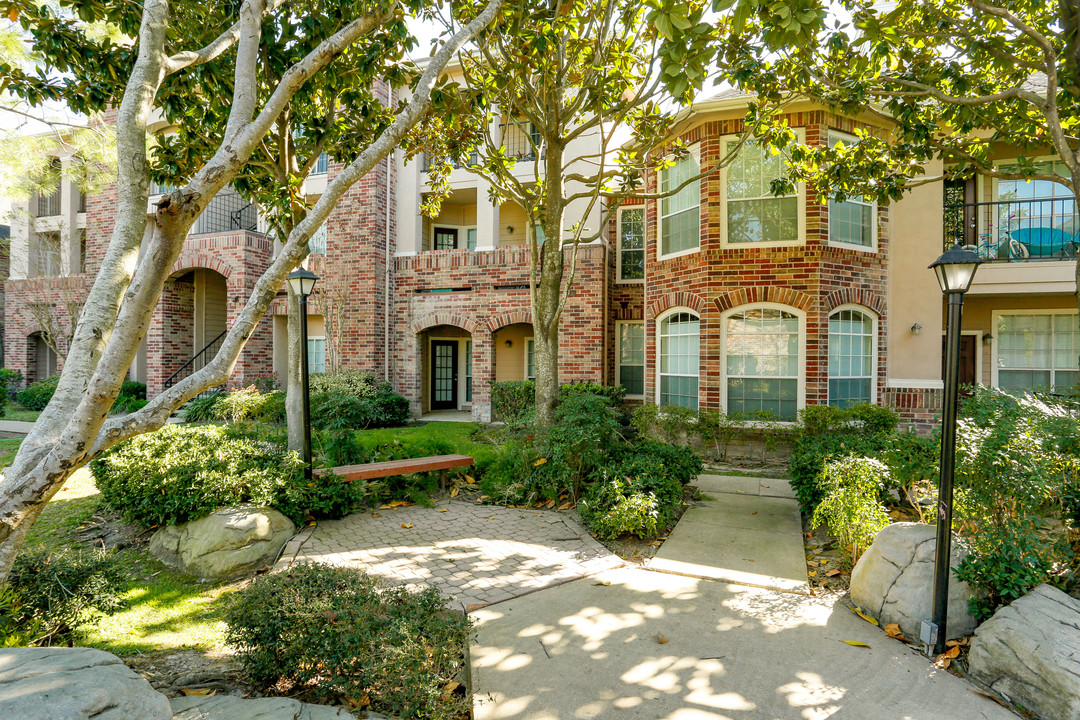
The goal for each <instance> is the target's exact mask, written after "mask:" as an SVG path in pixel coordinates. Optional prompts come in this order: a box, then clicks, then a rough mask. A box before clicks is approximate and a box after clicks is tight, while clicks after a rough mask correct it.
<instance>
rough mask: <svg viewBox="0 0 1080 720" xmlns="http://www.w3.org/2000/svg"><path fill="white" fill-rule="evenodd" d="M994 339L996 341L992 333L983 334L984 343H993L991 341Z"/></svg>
mask: <svg viewBox="0 0 1080 720" xmlns="http://www.w3.org/2000/svg"><path fill="white" fill-rule="evenodd" d="M993 339H994V336H993V335H991V334H990V333H983V336H982V341H983V342H984V343H988V342H990V341H991V340H993Z"/></svg>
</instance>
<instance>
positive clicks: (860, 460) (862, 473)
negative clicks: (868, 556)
mask: <svg viewBox="0 0 1080 720" xmlns="http://www.w3.org/2000/svg"><path fill="white" fill-rule="evenodd" d="M888 477H889V468H888V467H886V466H885V464H884V463H882V462H880V461H878V460H874V459H873V458H868V457H858V456H856V455H849V456H847V457H844V458H841V459H839V460H832V461H829V462H827V463H826V464H825V468H824V470H823V471H822V473H821V486H822V488H823V489H824V494H825V496H824V498H822V500H821V502H820V503H819V504H818V505H817V507H816V508H815V510H814V516H813V520H812V521H811V525H810V526H811V528H812V529H813V528H817V527H819V526H820V525H821V524H822V523H828V524H829V532H831V533H832V534H833V535H834V536H835V537H836V538H837V539H838V540H839V541H840V544H841V545H842V546H849V545H850V546H851V558H852V561H853V562H854V561H856V560H858V559H859V555H860V554H862V551H863V550H865V549H866V548H867V547H869V546H870V543H872V542H873V541H874V537H875V536H876V535H877V534H878V532H880V531H881V529H882V528H884V527H885V526H886V525H888V524H889V514H888V512H886V510H885V508H884V507H882V505H881V493H882V491H883V490H884V489H885V486H886V484H887V481H888Z"/></svg>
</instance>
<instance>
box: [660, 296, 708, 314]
mask: <svg viewBox="0 0 1080 720" xmlns="http://www.w3.org/2000/svg"><path fill="white" fill-rule="evenodd" d="M674 307H687V308H690V309H691V310H693V311H694V312H696V313H698V314H700V313H701V310H702V308H704V307H705V301H704V300H703V299H702V298H701V296H700V295H695V294H694V293H692V292H673V293H668V294H666V295H661V296H660V297H658V298H656V299H655V300H653V301H652V302H651V303H649V313H648V317H649V318H650V319H655V318H657V317H659V316H660V314H661V313H663V312H664V311H666V310H669V309H670V308H674Z"/></svg>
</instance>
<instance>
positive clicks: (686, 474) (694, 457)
mask: <svg viewBox="0 0 1080 720" xmlns="http://www.w3.org/2000/svg"><path fill="white" fill-rule="evenodd" d="M629 452H630V453H632V454H633V455H634V456H641V455H644V456H647V457H654V458H656V459H657V460H659V461H660V464H661V465H663V468H664V473H665V475H667V477H669V478H671V479H672V480H675V481H677V482H678V483H679V484H680V485H681V486H684V487H685V486H686V485H689V484H690V483H691V482H693V481H694V480H696V479H697V476H698V475H700V474H701V471H702V470H703V469H704V465H703V464H702V462H701V457H700V456H699V455H698V454H697V453H696V452H694V451H693V450H691V449H690V448H688V447H685V446H681V445H668V444H667V443H662V442H659V441H657V440H642V441H639V442H637V443H635V444H634V445H632V446H630V451H629Z"/></svg>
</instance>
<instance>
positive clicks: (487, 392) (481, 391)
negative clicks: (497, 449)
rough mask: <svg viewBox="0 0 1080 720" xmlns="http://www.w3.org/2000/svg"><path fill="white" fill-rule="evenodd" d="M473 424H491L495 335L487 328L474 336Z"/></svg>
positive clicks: (480, 329) (482, 328) (481, 329)
mask: <svg viewBox="0 0 1080 720" xmlns="http://www.w3.org/2000/svg"><path fill="white" fill-rule="evenodd" d="M472 352H473V358H472V361H473V366H472V371H473V399H472V416H473V422H482V423H487V422H491V384H492V383H493V382H495V342H494V335H493V334H492V332H491V331H490V330H488V329H487V327H479V328H477V329H476V332H474V333H473V334H472Z"/></svg>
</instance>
